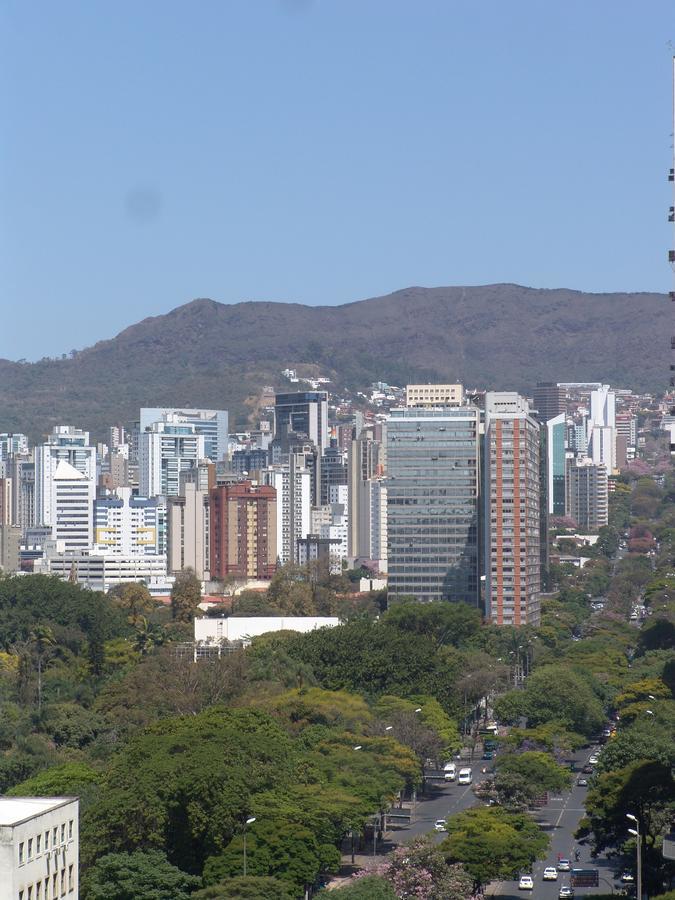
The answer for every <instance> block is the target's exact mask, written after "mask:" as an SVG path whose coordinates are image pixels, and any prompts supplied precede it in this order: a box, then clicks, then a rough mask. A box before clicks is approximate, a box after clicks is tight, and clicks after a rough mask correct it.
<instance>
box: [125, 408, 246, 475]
mask: <svg viewBox="0 0 675 900" xmlns="http://www.w3.org/2000/svg"><path fill="white" fill-rule="evenodd" d="M228 420H229V415H228V412H227V410H225V409H186V408H181V407H178V406H171V407H166V406H165V407H157V406H154V407H147V406H146V407H142V408H141V413H140V419H139V423H138V427H139V431H140V433H141V434H142V433H143V432H144V431H147V430H148V429H149V428H152V426H153V425H154V424H155V423H156V422H172V423H175V424H181V425H193V426H194V432H195V434H200V435H202V437H203V438H204V452H203V454H202V455H203V456H204V457H206V458H208V459H210V460H211V461H212V462H214V463H215V462H219V461H220V460H222V459H225V458H226V456H227V441H228Z"/></svg>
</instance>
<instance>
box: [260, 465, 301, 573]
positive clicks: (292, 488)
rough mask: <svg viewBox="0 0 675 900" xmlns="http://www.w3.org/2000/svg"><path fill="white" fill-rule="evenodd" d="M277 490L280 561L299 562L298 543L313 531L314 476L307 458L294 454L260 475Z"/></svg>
mask: <svg viewBox="0 0 675 900" xmlns="http://www.w3.org/2000/svg"><path fill="white" fill-rule="evenodd" d="M260 479H261V481H262V483H263V484H266V485H269V486H270V487H273V488H274V489H275V490H276V517H277V542H276V543H277V557H278V560H279V562H280V563H281V564H282V565H285V564H286V563H289V562H297V561H298V539H299V538H305V537H307V535H308V534H309V533H310V531H311V510H312V499H313V498H312V474H311V472H310V470H309V469H308V468H307V467H306V465H305V455H304V454H295V453H290V454H289V455H288V462H286V463H283V464H280V465H276V466H270V468H269V469H266V470H265V471H264V472H261V473H260Z"/></svg>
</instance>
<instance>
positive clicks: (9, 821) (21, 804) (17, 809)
mask: <svg viewBox="0 0 675 900" xmlns="http://www.w3.org/2000/svg"><path fill="white" fill-rule="evenodd" d="M72 801H73V798H72V797H0V827H4V826H7V825H20V824H21V823H22V822H25V821H26V819H31V818H32V817H33V816H37V815H40V814H41V813H44V812H47V811H48V810H50V809H58V807H59V806H63V805H64V804H66V803H72Z"/></svg>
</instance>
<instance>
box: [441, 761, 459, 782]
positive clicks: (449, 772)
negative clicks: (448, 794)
mask: <svg viewBox="0 0 675 900" xmlns="http://www.w3.org/2000/svg"><path fill="white" fill-rule="evenodd" d="M443 771H444V772H445V775H444V778H445V780H446V781H454V780H455V778H456V776H457V766H456V765H455V764H454V763H446V764H445V765H444V766H443Z"/></svg>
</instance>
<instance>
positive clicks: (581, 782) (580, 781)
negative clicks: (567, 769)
mask: <svg viewBox="0 0 675 900" xmlns="http://www.w3.org/2000/svg"><path fill="white" fill-rule="evenodd" d="M577 784H578V785H579V787H588V779H587V778H577Z"/></svg>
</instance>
